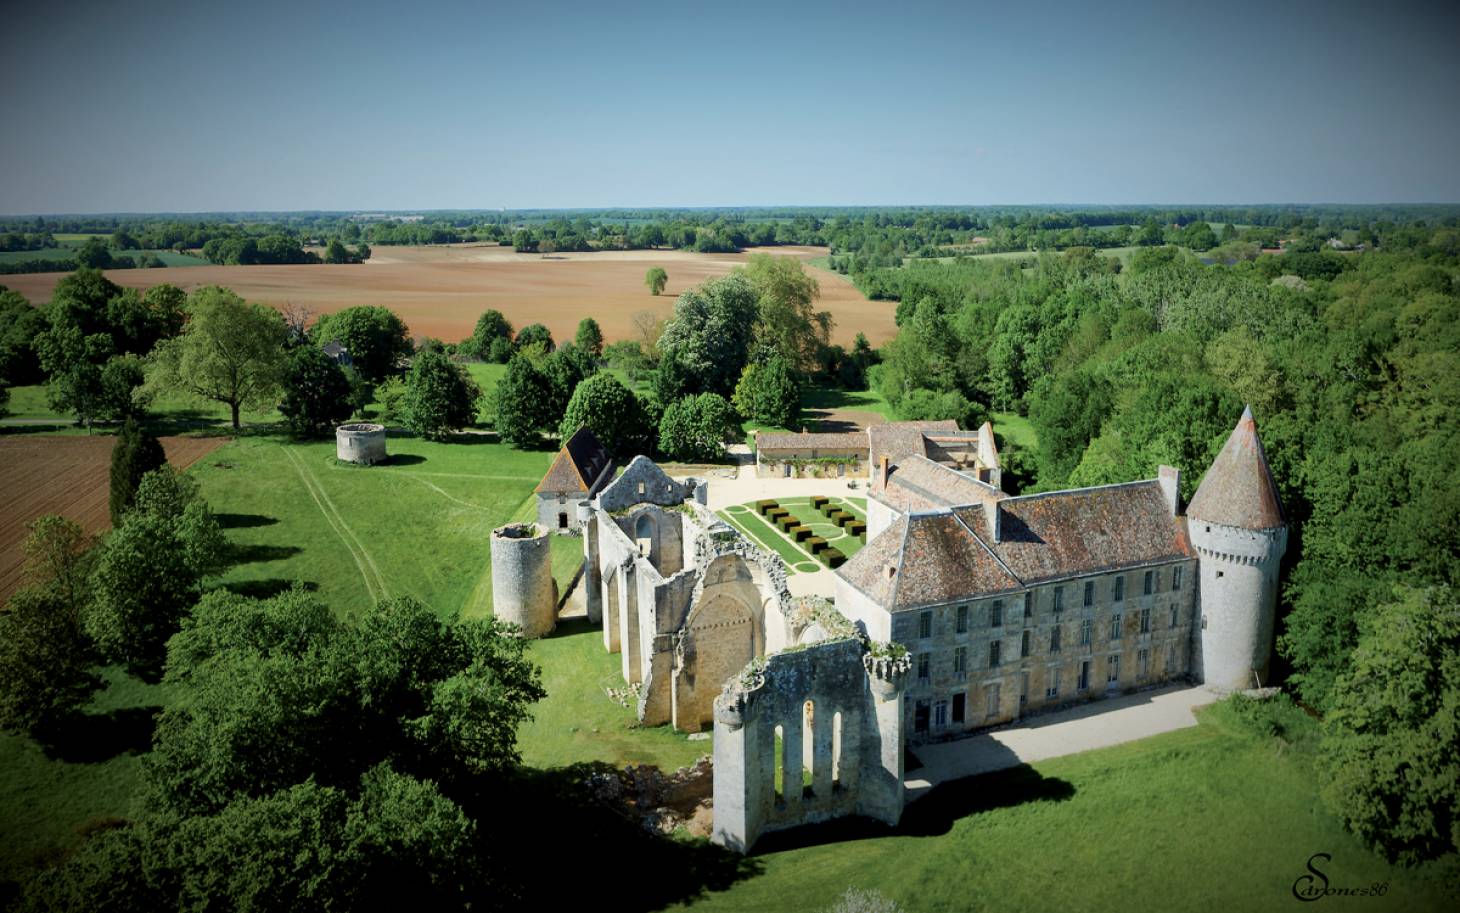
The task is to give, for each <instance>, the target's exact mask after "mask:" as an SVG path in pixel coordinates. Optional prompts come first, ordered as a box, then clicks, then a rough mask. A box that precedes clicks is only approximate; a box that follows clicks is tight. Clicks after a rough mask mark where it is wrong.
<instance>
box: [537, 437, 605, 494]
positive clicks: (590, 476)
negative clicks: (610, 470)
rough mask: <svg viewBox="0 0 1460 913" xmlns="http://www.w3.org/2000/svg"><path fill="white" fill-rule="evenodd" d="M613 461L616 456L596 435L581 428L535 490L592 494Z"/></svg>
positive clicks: (560, 451) (566, 444) (562, 450)
mask: <svg viewBox="0 0 1460 913" xmlns="http://www.w3.org/2000/svg"><path fill="white" fill-rule="evenodd" d="M612 462H613V457H612V456H610V455H609V453H608V451H607V450H604V449H603V445H602V444H600V443H598V438H596V437H594V436H593V432H592V431H589V430H588V429H587V428H579V429H578V430H577V431H575V432H573V436H572V437H570V438H568V440H567V442H566V443H564V444H563V446H562V449H560V450H559V451H558V455H557V457H556V458H554V459H553V464H552V465H551V466H549V467H548V471H547V474H546V475H544V476H543V477H542V481H541V482H539V483H537V488H535V489H533V491H534V492H537V493H542V492H559V491H569V492H577V493H581V494H585V495H588V494H592V486H593V483H594V482H595V481H596V480H597V479H598V477H599V475H600V474H602V473H603V470H604V469H605V468H606V467H607V466H609V465H610V464H611V463H612Z"/></svg>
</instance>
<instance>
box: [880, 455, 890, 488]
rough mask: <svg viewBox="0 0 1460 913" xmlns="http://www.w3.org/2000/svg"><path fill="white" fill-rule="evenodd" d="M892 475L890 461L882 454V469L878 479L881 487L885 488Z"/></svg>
mask: <svg viewBox="0 0 1460 913" xmlns="http://www.w3.org/2000/svg"><path fill="white" fill-rule="evenodd" d="M891 475H892V459H891V458H890V457H889V456H888V455H887V454H885V453H884V454H882V469H881V472H880V473H879V477H880V478H881V479H882V487H883V488H886V487H887V479H888V478H889V477H890V476H891Z"/></svg>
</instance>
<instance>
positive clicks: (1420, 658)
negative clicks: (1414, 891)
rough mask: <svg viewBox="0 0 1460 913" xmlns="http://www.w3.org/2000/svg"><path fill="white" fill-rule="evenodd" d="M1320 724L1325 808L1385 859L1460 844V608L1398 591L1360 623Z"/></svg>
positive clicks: (1437, 592)
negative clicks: (1349, 657) (1348, 661)
mask: <svg viewBox="0 0 1460 913" xmlns="http://www.w3.org/2000/svg"><path fill="white" fill-rule="evenodd" d="M1362 627H1363V634H1362V636H1361V637H1360V639H1359V643H1358V647H1357V648H1356V649H1355V651H1354V657H1353V663H1352V668H1351V670H1350V671H1349V672H1347V673H1346V674H1344V675H1342V676H1340V677H1339V679H1338V682H1337V683H1336V685H1335V687H1334V695H1333V703H1332V707H1331V709H1330V710H1329V712H1328V715H1327V717H1326V718H1325V719H1324V725H1323V729H1324V738H1323V742H1322V746H1321V747H1322V753H1321V755H1320V757H1319V761H1318V771H1319V774H1320V776H1321V777H1322V779H1323V788H1322V792H1323V797H1324V799H1325V800H1326V801H1327V803H1328V805H1329V807H1330V808H1332V809H1333V810H1334V812H1335V813H1336V814H1337V815H1338V816H1339V817H1340V818H1341V819H1342V820H1343V821H1344V823H1345V824H1347V825H1348V826H1349V828H1351V829H1352V830H1353V831H1354V832H1355V833H1357V834H1358V835H1359V836H1360V837H1361V838H1363V839H1364V840H1365V841H1366V842H1367V843H1369V844H1370V845H1372V846H1373V847H1375V848H1376V849H1377V850H1379V851H1380V852H1382V853H1383V854H1384V855H1385V856H1387V857H1389V858H1390V859H1391V860H1395V859H1397V860H1401V861H1404V862H1407V863H1413V862H1418V861H1420V860H1424V859H1432V858H1434V857H1436V856H1440V855H1443V854H1445V853H1453V852H1454V851H1455V850H1456V849H1457V848H1460V765H1457V764H1456V758H1457V757H1460V602H1457V600H1456V598H1455V595H1454V593H1453V591H1451V590H1450V589H1449V588H1443V589H1433V590H1415V589H1403V590H1400V591H1399V592H1397V593H1396V594H1395V597H1394V601H1392V602H1389V603H1386V604H1384V605H1381V606H1379V607H1378V608H1377V609H1376V610H1375V612H1374V614H1373V616H1372V617H1370V618H1369V619H1367V620H1366V621H1365V622H1364V623H1363V626H1362Z"/></svg>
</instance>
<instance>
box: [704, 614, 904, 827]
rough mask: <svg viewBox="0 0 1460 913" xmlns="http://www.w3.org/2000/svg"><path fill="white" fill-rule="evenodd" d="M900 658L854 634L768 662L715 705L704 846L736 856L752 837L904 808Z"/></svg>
mask: <svg viewBox="0 0 1460 913" xmlns="http://www.w3.org/2000/svg"><path fill="white" fill-rule="evenodd" d="M906 673H907V660H906V657H905V656H902V657H899V658H891V657H886V658H879V657H876V656H874V655H873V654H871V653H869V652H867V650H866V648H865V647H864V646H863V644H862V642H861V641H860V640H858V639H857V638H856V637H843V638H840V639H835V640H825V641H821V642H817V643H809V644H807V645H804V646H802V647H800V648H799V649H797V650H794V651H786V652H781V653H776V654H774V655H771V656H767V657H766V658H765V660H764V662H763V663H754V664H751V665H750V666H748V667H747V668H746V669H745V670H744V671H743V672H742V673H741V674H739V675H738V676H736V677H734V678H732V679H731V680H730V681H729V682H728V683H727V684H726V685H725V688H724V691H723V692H722V693H721V694H720V695H719V697H717V698H716V699H715V704H714V712H715V773H714V777H715V820H714V830H713V832H712V839H713V840H714V841H715V842H716V843H719V844H720V845H722V846H726V847H729V848H731V849H734V850H739V851H740V852H745V851H747V850H749V849H750V848H751V847H752V846H753V845H754V844H755V842H756V840H757V839H759V838H760V836H761V835H763V834H766V833H769V832H772V831H778V830H785V829H787V828H792V827H798V826H800V825H803V824H812V823H816V822H821V821H828V820H831V819H833V818H840V817H844V816H847V815H862V816H864V817H868V818H872V819H874V820H877V821H881V822H883V823H885V824H888V825H895V824H897V822H898V821H899V820H900V819H901V817H902V808H903V775H904V770H903V747H902V746H903V739H902V731H901V726H902V714H901V712H900V709H899V703H900V693H901V690H902V685H903V681H904V680H905V678H906Z"/></svg>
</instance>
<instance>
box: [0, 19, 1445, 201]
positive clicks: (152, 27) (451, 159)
mask: <svg viewBox="0 0 1460 913" xmlns="http://www.w3.org/2000/svg"><path fill="white" fill-rule="evenodd" d="M707 6H709V5H706V4H691V3H685V2H683V0H681V2H677V3H666V4H654V3H643V4H605V3H602V2H596V3H584V4H578V3H574V2H553V3H540V4H523V3H515V4H493V3H485V2H478V3H433V2H429V0H427V2H419V3H404V2H376V0H356V2H350V3H306V2H295V3H274V2H272V0H261V2H250V3H235V4H220V3H216V2H215V3H209V2H197V0H193V2H187V3H183V2H149V0H135V2H129V3H110V2H85V3H79V2H65V0H61V2H53V3H49V4H45V5H40V4H33V5H32V6H31V7H30V8H14V7H12V8H11V9H8V10H7V12H6V15H5V20H4V22H5V27H4V28H3V29H0V59H4V60H5V61H7V66H6V71H7V79H6V82H7V85H6V86H5V88H4V90H3V91H0V124H4V125H5V132H4V135H3V139H0V143H3V145H0V149H3V152H0V156H3V159H4V163H3V164H4V167H3V168H0V212H4V213H10V214H14V213H33V212H46V213H53V212H116V211H144V212H147V211H207V210H302V209H432V208H462V209H466V208H495V207H507V208H521V207H594V206H659V205H664V206H669V205H762V204H807V205H830V204H867V205H895V204H996V203H1183V202H1196V203H1263V202H1409V201H1433V202H1453V201H1457V200H1460V169H1457V167H1456V163H1457V161H1460V154H1457V153H1460V117H1457V114H1460V105H1457V91H1460V54H1457V53H1455V51H1454V42H1455V40H1456V38H1457V37H1460V6H1457V5H1456V4H1436V3H1403V2H1397V3H1390V4H1374V3H1350V2H1347V0H1330V2H1308V0H1296V2H1290V0H1266V2H1261V3H1251V2H1247V0H1227V2H1222V3H1214V4H1201V5H1190V6H1189V8H1187V5H1186V4H1177V3H1146V4H1138V3H1125V2H1119V0H1112V2H1098V3H1097V2H1060V0H1052V2H1045V3H1040V4H1020V3H1010V2H1005V3H1000V4H986V3H981V2H965V3H917V2H907V3H902V4H886V3H884V4H877V5H875V6H871V5H865V6H864V5H861V4H858V3H855V2H852V3H846V2H844V3H832V4H802V3H795V2H781V3H765V4H762V3H756V2H730V3H723V4H718V5H714V8H707Z"/></svg>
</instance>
